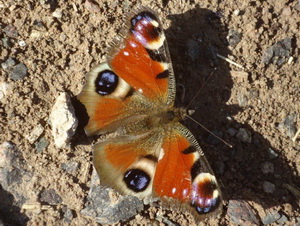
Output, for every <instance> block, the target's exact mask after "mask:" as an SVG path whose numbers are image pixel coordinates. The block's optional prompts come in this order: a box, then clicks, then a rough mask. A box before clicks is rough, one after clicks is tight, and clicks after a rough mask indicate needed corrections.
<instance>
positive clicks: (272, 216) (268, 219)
mask: <svg viewBox="0 0 300 226" xmlns="http://www.w3.org/2000/svg"><path fill="white" fill-rule="evenodd" d="M280 217H281V215H280V213H278V212H277V211H272V212H271V213H268V214H267V215H266V216H265V217H264V218H263V219H262V223H263V224H264V225H266V224H272V223H274V222H275V221H277V220H279V218H280Z"/></svg>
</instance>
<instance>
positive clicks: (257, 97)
mask: <svg viewBox="0 0 300 226" xmlns="http://www.w3.org/2000/svg"><path fill="white" fill-rule="evenodd" d="M140 4H141V5H147V6H149V7H151V8H153V9H155V10H156V11H157V12H158V15H159V16H160V18H161V21H162V24H163V26H164V28H165V29H166V30H165V33H166V36H167V40H168V43H169V48H170V53H171V58H172V61H173V66H174V71H175V75H176V79H177V83H178V84H181V85H180V87H179V88H178V105H179V106H187V104H188V103H189V101H190V100H191V99H192V97H193V96H194V95H195V94H196V92H197V91H198V90H199V87H200V86H203V88H202V90H201V92H200V94H199V96H198V97H197V98H196V100H195V101H194V102H193V103H192V105H191V107H190V108H191V109H194V110H195V113H194V114H193V117H194V118H195V119H196V120H197V121H198V122H200V123H201V124H202V125H204V126H205V127H206V128H208V129H209V130H210V131H212V132H213V133H215V134H217V135H218V136H219V137H221V138H222V139H224V140H225V141H227V142H228V143H230V144H232V145H233V148H229V147H228V146H226V145H225V144H224V143H223V142H221V141H220V140H218V139H215V138H214V137H213V136H211V135H210V134H209V133H207V132H206V131H205V130H203V129H201V127H200V126H198V125H197V124H195V123H193V122H190V121H186V122H184V123H185V124H186V125H187V127H188V128H189V129H190V130H191V131H192V132H193V134H194V135H195V137H196V138H197V139H198V141H199V143H200V145H201V147H202V149H203V151H204V152H205V153H206V157H207V159H208V160H209V162H210V164H211V165H212V168H213V169H214V171H215V173H216V176H217V178H218V180H219V181H220V184H221V190H222V191H223V196H224V208H223V212H222V214H221V216H219V217H218V218H213V219H210V220H208V221H207V223H208V224H211V225H217V224H218V225H236V224H243V225H245V224H247V225H255V224H257V225H259V224H268V223H271V224H273V225H299V224H300V213H299V190H298V189H299V187H300V180H299V172H300V138H299V137H297V136H295V135H296V132H297V130H299V129H300V117H299V115H300V104H299V103H300V91H299V90H300V77H299V71H300V64H299V50H300V48H299V46H300V32H299V30H300V19H299V18H300V3H299V2H298V1H295V0H294V1H293V0H270V1H263V0H261V1H243V0H238V1H234V0H228V1H208V0H202V1H168V0H163V1H153V2H151V3H148V2H147V1H141V2H139V3H138V2H137V1H111V2H110V1H100V0H95V1H90V0H87V1H84V0H82V1H79V0H74V1H56V0H39V1H33V0H28V1H12V0H0V38H1V42H0V64H1V69H0V131H1V132H0V144H2V150H3V149H5V150H9V151H8V152H9V153H13V154H11V155H10V156H9V157H7V156H6V158H4V157H3V156H1V155H2V153H1V152H0V157H1V158H2V159H0V200H1V201H0V225H2V224H4V225H24V224H28V225H43V224H47V225H52V224H53V225H54V224H55V225H60V224H72V225H86V224H89V225H96V224H97V223H96V222H97V221H98V222H102V223H103V222H108V221H106V220H107V219H102V221H101V220H99V219H96V218H95V217H93V216H90V217H88V216H87V214H85V212H84V211H82V210H83V209H85V207H86V205H87V203H86V200H87V197H88V193H89V190H90V186H91V183H90V180H91V175H92V163H91V159H92V148H91V141H90V140H89V139H88V138H87V137H86V136H85V134H84V131H83V125H84V123H85V122H86V121H85V120H86V119H85V118H84V116H83V115H82V114H80V113H78V112H79V111H78V106H79V104H78V102H77V101H76V98H75V97H76V95H78V94H79V93H80V91H81V89H82V87H83V84H84V81H85V75H86V73H87V72H88V71H89V70H90V69H91V67H92V66H94V65H95V64H97V63H100V62H104V61H105V58H106V53H107V48H108V47H109V45H110V43H111V41H112V39H113V38H114V37H115V35H116V32H117V31H119V29H120V28H121V27H122V24H123V21H122V17H123V16H124V14H125V13H126V12H128V11H129V10H130V9H131V8H133V7H136V6H139V5H140ZM217 54H219V55H221V56H224V57H227V58H230V59H231V60H232V61H234V62H236V63H237V64H239V65H240V66H241V67H242V68H241V67H237V66H235V65H233V64H232V63H228V62H226V61H224V60H223V59H221V58H219V57H218V56H217ZM9 58H12V59H13V61H15V66H11V67H10V66H9V62H10V61H9V60H8V59H9ZM7 60H8V61H7ZM3 63H4V64H3ZM16 65H17V66H16ZM214 68H216V71H215V72H214V74H213V75H212V76H211V77H209V75H210V74H211V72H212V71H213V70H214ZM182 87H184V88H182ZM183 91H185V95H183V93H184V92H183ZM60 92H67V93H68V94H69V95H70V96H71V97H72V102H73V105H74V106H75V110H77V118H78V121H79V126H78V128H77V131H76V133H75V135H74V136H73V138H72V140H71V144H70V146H68V147H67V148H61V149H59V148H56V147H55V145H54V141H53V137H52V134H51V126H50V125H49V122H48V120H49V115H50V112H51V109H52V106H53V104H54V102H55V100H56V98H57V97H58V95H59V93H60ZM38 125H40V127H41V128H42V133H41V134H40V135H39V136H38V137H37V138H36V139H35V140H34V141H32V142H31V141H30V139H28V136H29V135H30V134H32V133H33V130H34V128H36V127H37V126H38ZM4 142H9V143H5V145H4V146H5V148H3V147H4V146H3V143H4ZM8 144H9V145H8ZM1 161H2V163H1ZM293 188H294V190H293ZM291 190H293V191H294V193H293V192H291ZM297 191H298V193H297ZM108 194H109V195H110V198H111V200H110V202H113V201H114V202H115V203H117V202H118V200H122V197H120V196H118V195H116V194H115V193H114V192H113V191H110V192H109V193H108ZM297 194H298V196H297ZM112 200H113V201H112ZM125 200H126V199H125ZM128 202H129V201H127V203H128ZM132 203H135V202H132ZM24 204H25V205H24ZM111 205H113V203H111ZM133 205H135V204H133ZM103 208H104V207H103ZM106 208H107V207H106ZM109 208H110V207H109V206H108V209H109ZM133 208H136V207H133ZM136 209H138V210H139V211H137V213H136V214H134V215H132V216H131V217H127V219H124V218H125V217H124V216H120V218H118V219H119V220H123V223H125V224H137V223H141V224H147V223H153V224H157V225H158V224H162V225H163V224H171V223H179V224H182V225H184V224H195V223H196V222H195V221H194V219H193V218H192V217H191V216H190V215H189V214H188V213H181V212H178V211H177V212H176V211H173V210H172V208H171V209H161V208H160V207H159V205H158V206H157V205H154V206H153V205H150V207H149V205H146V206H142V208H141V206H140V207H138V208H136ZM134 211H136V210H135V209H134ZM112 214H113V213H112ZM106 216H109V215H106ZM110 223H112V222H110Z"/></svg>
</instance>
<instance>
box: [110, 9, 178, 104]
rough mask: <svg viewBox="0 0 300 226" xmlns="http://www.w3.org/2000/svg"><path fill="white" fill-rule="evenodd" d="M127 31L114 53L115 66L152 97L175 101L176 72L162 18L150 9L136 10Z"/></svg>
mask: <svg viewBox="0 0 300 226" xmlns="http://www.w3.org/2000/svg"><path fill="white" fill-rule="evenodd" d="M123 33H124V35H123V36H125V38H121V40H119V41H118V42H120V46H121V47H119V46H118V45H116V46H115V47H116V49H117V50H114V51H113V52H112V53H111V54H110V58H109V63H110V66H111V68H112V69H113V70H114V71H115V72H116V73H117V74H118V75H119V76H120V77H121V78H122V79H124V80H125V81H126V82H127V83H128V84H129V85H130V86H131V87H133V88H134V90H135V91H137V92H139V93H140V94H142V95H143V96H145V97H146V98H148V99H149V100H150V101H153V102H158V103H160V104H161V103H163V104H173V100H174V93H175V87H174V75H173V70H172V66H171V64H170V63H171V60H170V56H169V52H168V47H167V43H166V40H165V36H164V32H163V29H162V27H161V25H160V23H159V21H158V18H157V17H156V16H155V14H153V13H151V12H149V11H142V12H138V13H137V14H133V15H131V17H130V24H129V26H128V28H126V29H125V30H124V32H123Z"/></svg>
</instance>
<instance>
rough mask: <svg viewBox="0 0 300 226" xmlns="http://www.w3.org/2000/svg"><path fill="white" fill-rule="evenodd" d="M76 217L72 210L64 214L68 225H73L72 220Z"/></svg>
mask: <svg viewBox="0 0 300 226" xmlns="http://www.w3.org/2000/svg"><path fill="white" fill-rule="evenodd" d="M73 217H74V215H73V213H72V210H70V209H66V210H65V213H64V221H65V222H66V223H71V221H72V219H73Z"/></svg>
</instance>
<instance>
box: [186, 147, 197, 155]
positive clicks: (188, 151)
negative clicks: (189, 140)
mask: <svg viewBox="0 0 300 226" xmlns="http://www.w3.org/2000/svg"><path fill="white" fill-rule="evenodd" d="M196 151H197V148H196V147H195V146H189V147H188V148H187V149H185V150H184V151H182V153H183V154H186V155H188V154H191V153H194V152H196Z"/></svg>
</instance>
